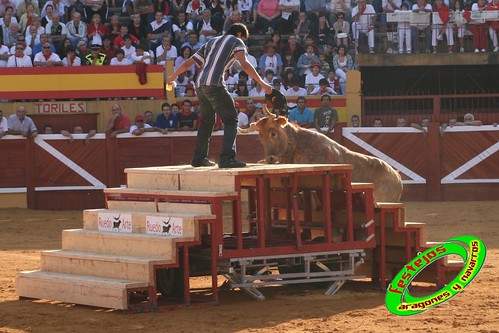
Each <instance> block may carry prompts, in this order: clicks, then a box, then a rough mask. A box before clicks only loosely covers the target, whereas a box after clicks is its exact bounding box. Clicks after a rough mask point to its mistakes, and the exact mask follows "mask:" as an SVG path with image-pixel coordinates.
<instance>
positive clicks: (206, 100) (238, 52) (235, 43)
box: [166, 23, 272, 168]
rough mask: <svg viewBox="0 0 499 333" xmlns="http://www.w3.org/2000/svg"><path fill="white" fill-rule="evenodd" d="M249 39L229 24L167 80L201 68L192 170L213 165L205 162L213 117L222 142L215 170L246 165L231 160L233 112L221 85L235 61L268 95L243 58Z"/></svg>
mask: <svg viewBox="0 0 499 333" xmlns="http://www.w3.org/2000/svg"><path fill="white" fill-rule="evenodd" d="M248 37H249V33H248V29H247V28H246V26H244V25H243V24H240V23H236V24H234V25H232V26H231V27H230V28H229V30H228V31H227V32H226V33H225V35H223V36H219V37H215V38H213V39H211V40H209V41H208V42H207V43H206V44H204V45H203V46H202V47H201V48H200V49H199V50H198V51H197V52H196V53H195V54H194V55H193V56H192V57H191V58H189V59H187V60H186V61H184V62H183V63H182V65H180V66H179V67H178V68H177V70H176V71H175V72H174V73H173V74H172V75H171V76H170V77H168V79H167V82H166V83H167V84H171V83H172V82H173V81H175V79H176V78H177V76H178V75H179V74H180V73H183V72H185V71H186V70H188V69H189V68H190V67H191V66H192V65H194V64H196V65H198V66H199V67H200V68H201V71H200V73H199V76H198V78H197V80H196V92H197V96H198V100H199V113H200V115H201V117H202V119H203V121H202V122H201V126H200V127H199V130H198V135H197V139H196V146H195V150H194V157H193V159H192V161H191V165H192V166H193V167H201V166H214V165H215V163H214V162H212V161H210V160H209V159H208V148H209V142H210V137H211V133H212V131H213V125H214V124H215V115H216V114H218V115H219V116H220V118H221V119H222V121H223V123H224V125H225V126H224V139H223V144H222V152H221V154H220V160H219V162H218V167H220V168H241V167H245V166H246V163H244V162H240V161H238V160H236V159H235V156H236V135H237V124H238V118H237V111H236V108H235V106H234V100H233V99H232V96H231V95H230V93H229V92H228V91H227V88H226V87H225V82H224V79H223V77H224V71H225V70H226V69H227V68H229V67H230V65H231V64H232V63H233V62H234V61H235V60H238V61H239V63H240V64H241V67H242V69H243V70H244V71H245V72H246V73H248V74H249V75H250V76H251V77H252V78H253V79H254V80H255V81H256V82H258V83H259V84H260V85H261V86H262V87H263V89H264V90H265V92H266V93H268V94H270V93H271V92H272V87H271V86H270V85H268V84H267V83H265V82H264V81H263V79H262V78H261V77H260V75H259V74H258V73H257V72H256V70H255V68H254V67H253V66H252V65H251V64H250V63H249V62H248V59H247V58H246V54H247V49H246V45H244V41H245V40H246V39H247V38H248Z"/></svg>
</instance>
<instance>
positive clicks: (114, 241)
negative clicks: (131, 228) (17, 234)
mask: <svg viewBox="0 0 499 333" xmlns="http://www.w3.org/2000/svg"><path fill="white" fill-rule="evenodd" d="M188 241H195V239H194V237H171V236H157V235H147V234H125V233H113V232H99V231H96V230H85V229H68V230H63V231H62V249H63V250H68V251H80V252H91V253H101V254H111V255H120V256H138V257H147V258H160V259H167V260H170V259H172V258H173V256H175V255H176V252H175V251H176V245H175V244H176V243H177V242H188Z"/></svg>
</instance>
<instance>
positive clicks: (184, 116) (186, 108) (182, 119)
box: [177, 99, 198, 131]
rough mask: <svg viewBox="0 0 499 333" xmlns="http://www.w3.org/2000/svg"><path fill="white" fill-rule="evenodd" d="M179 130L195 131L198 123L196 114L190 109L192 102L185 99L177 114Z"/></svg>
mask: <svg viewBox="0 0 499 333" xmlns="http://www.w3.org/2000/svg"><path fill="white" fill-rule="evenodd" d="M177 119H178V126H177V129H178V130H179V131H195V130H196V128H197V125H198V114H197V113H196V112H193V111H192V102H191V101H190V100H188V99H186V100H185V101H184V102H183V103H182V110H181V111H180V113H179V114H177Z"/></svg>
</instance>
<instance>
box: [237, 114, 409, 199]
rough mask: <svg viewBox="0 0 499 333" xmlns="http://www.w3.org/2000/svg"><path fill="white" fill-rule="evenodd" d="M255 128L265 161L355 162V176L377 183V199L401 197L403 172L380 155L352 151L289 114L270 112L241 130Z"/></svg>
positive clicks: (367, 181)
mask: <svg viewBox="0 0 499 333" xmlns="http://www.w3.org/2000/svg"><path fill="white" fill-rule="evenodd" d="M264 108H265V107H264ZM265 109H266V108H265ZM266 111H267V113H268V110H266ZM255 130H256V131H258V132H259V138H260V141H261V142H262V144H263V149H264V151H265V163H269V164H273V163H292V164H307V163H317V164H333V163H336V164H351V165H352V166H353V170H352V180H353V181H354V182H364V183H373V184H374V198H375V200H376V201H377V202H398V201H399V200H400V196H401V195H402V179H401V177H400V175H399V173H398V172H397V171H396V170H395V169H393V168H392V167H391V166H390V165H389V164H388V163H386V162H385V161H383V160H381V159H379V158H377V157H373V156H369V155H365V154H361V153H357V152H354V151H351V150H349V149H348V148H346V147H344V146H342V145H340V144H339V143H337V142H335V141H333V140H331V139H330V138H328V137H327V136H325V135H324V134H321V133H318V132H314V131H310V130H307V129H303V128H301V127H298V126H295V125H294V124H292V123H289V122H288V120H287V119H286V118H284V117H281V116H279V117H276V116H274V115H272V114H270V113H268V116H267V117H265V118H262V119H260V120H258V121H257V122H256V123H252V124H251V127H250V128H248V129H244V130H240V132H241V133H248V132H252V131H255Z"/></svg>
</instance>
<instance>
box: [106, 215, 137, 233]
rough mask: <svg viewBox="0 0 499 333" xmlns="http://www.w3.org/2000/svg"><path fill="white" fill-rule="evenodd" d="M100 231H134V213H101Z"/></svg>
mask: <svg viewBox="0 0 499 333" xmlns="http://www.w3.org/2000/svg"><path fill="white" fill-rule="evenodd" d="M99 231H112V232H123V233H132V214H118V213H116V214H113V213H99Z"/></svg>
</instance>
